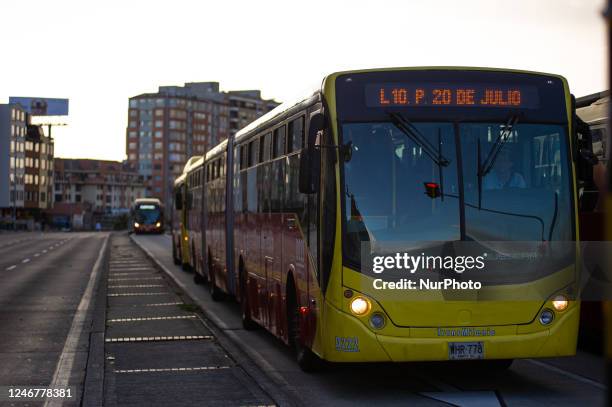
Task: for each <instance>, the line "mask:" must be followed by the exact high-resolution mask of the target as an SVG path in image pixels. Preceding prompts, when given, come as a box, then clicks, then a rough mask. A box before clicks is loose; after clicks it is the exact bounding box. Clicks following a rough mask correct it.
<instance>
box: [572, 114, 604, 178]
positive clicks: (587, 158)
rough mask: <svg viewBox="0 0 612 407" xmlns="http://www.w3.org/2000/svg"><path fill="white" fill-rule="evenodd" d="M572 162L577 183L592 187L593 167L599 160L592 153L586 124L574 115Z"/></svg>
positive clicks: (590, 138) (589, 130)
mask: <svg viewBox="0 0 612 407" xmlns="http://www.w3.org/2000/svg"><path fill="white" fill-rule="evenodd" d="M573 136H574V137H573V138H574V140H573V141H574V157H575V158H574V160H575V161H576V175H577V176H578V181H579V182H582V183H583V184H584V185H586V186H587V188H592V186H593V166H594V165H596V164H597V163H598V162H599V160H598V158H597V156H596V155H595V154H594V153H593V138H592V136H591V129H590V127H589V125H588V123H585V122H584V121H583V120H581V119H580V117H578V116H577V115H576V114H574V135H573Z"/></svg>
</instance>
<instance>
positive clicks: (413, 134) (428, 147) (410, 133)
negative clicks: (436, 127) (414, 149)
mask: <svg viewBox="0 0 612 407" xmlns="http://www.w3.org/2000/svg"><path fill="white" fill-rule="evenodd" d="M389 117H390V118H391V122H392V123H393V124H394V125H395V127H397V128H398V129H400V130H401V132H402V133H404V134H405V135H406V136H407V137H408V138H409V139H410V140H412V141H413V142H414V143H415V144H416V145H418V146H419V147H421V149H423V151H424V152H425V154H427V156H428V157H429V158H431V160H432V161H433V162H434V163H435V164H436V165H437V166H438V167H448V166H449V164H450V161H449V160H448V159H447V158H446V157H444V156H443V155H442V153H441V152H440V149H436V148H435V147H434V146H433V144H431V142H429V140H427V138H425V136H423V134H421V132H420V131H419V130H418V129H417V128H416V127H415V126H414V125H413V124H412V123H411V122H410V121H409V120H408V119H406V118H405V117H404V116H402V115H401V114H399V113H395V112H391V113H389Z"/></svg>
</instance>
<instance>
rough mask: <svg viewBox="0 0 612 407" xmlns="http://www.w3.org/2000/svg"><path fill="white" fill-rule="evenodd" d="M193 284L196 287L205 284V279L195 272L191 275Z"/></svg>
mask: <svg viewBox="0 0 612 407" xmlns="http://www.w3.org/2000/svg"><path fill="white" fill-rule="evenodd" d="M193 282H194V283H195V284H196V285H202V284H205V283H206V279H205V278H204V277H202V275H201V274H200V273H198V272H197V271H196V272H195V273H194V274H193Z"/></svg>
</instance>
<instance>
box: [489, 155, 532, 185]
mask: <svg viewBox="0 0 612 407" xmlns="http://www.w3.org/2000/svg"><path fill="white" fill-rule="evenodd" d="M526 187H527V183H526V182H525V178H523V176H522V175H521V173H520V172H517V171H514V161H512V158H511V157H510V152H509V151H508V150H503V149H502V150H501V151H500V152H499V155H498V156H497V161H496V163H495V166H494V167H493V170H492V171H491V172H489V173H488V174H487V175H486V176H485V178H484V189H488V190H492V189H505V188H526Z"/></svg>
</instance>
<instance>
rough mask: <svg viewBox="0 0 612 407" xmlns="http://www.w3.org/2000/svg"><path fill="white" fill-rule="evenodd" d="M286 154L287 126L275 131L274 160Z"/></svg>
mask: <svg viewBox="0 0 612 407" xmlns="http://www.w3.org/2000/svg"><path fill="white" fill-rule="evenodd" d="M284 154H285V126H281V127H279V128H278V129H276V130H274V144H273V145H272V158H278V157H280V156H281V155H284Z"/></svg>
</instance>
